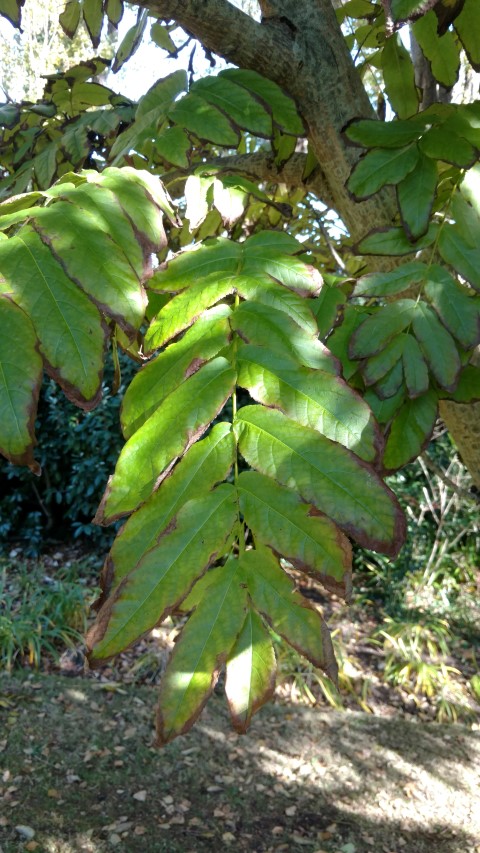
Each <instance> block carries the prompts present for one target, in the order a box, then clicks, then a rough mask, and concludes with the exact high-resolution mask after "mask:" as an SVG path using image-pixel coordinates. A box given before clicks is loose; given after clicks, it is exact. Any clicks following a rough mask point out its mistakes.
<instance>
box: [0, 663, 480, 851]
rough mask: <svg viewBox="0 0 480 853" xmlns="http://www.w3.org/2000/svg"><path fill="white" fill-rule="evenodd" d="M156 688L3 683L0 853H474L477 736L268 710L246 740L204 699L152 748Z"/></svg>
mask: <svg viewBox="0 0 480 853" xmlns="http://www.w3.org/2000/svg"><path fill="white" fill-rule="evenodd" d="M155 693H156V688H155V687H154V686H151V687H147V686H140V687H139V686H135V685H128V684H121V685H120V684H118V683H115V682H108V681H104V682H102V681H99V680H94V679H87V678H84V677H78V678H67V677H65V676H60V675H53V674H50V675H48V674H33V673H28V672H25V671H23V672H22V671H20V672H17V673H15V674H14V675H12V676H3V678H2V679H1V680H0V717H1V728H0V732H1V733H0V785H1V787H0V797H1V799H0V850H1V851H2V853H17V851H24V850H35V851H37V853H80V851H82V853H110V851H112V850H116V851H118V853H124V851H126V853H160V851H165V853H194V851H195V853H206V851H209V853H211V851H217V850H218V851H228V850H231V851H232V853H234V851H249V853H260V851H265V853H267V851H271V853H281V851H286V852H287V851H288V853H290V851H292V853H295V851H307V853H367V851H368V853H480V796H479V790H480V731H479V728H478V726H473V727H472V726H470V727H467V726H462V725H458V724H456V725H450V726H442V725H437V724H431V723H425V722H423V721H421V720H420V719H419V718H418V717H417V718H411V719H408V718H406V717H405V718H403V719H402V718H400V717H394V718H388V717H373V716H372V715H369V714H365V713H362V712H354V711H347V712H344V713H342V712H338V711H334V710H319V709H318V708H317V709H315V708H306V707H301V706H296V707H286V706H285V705H281V704H276V705H273V706H269V707H267V708H264V709H262V711H261V712H260V713H259V714H258V716H257V717H256V719H255V720H254V722H253V724H252V727H251V729H250V732H249V734H248V735H247V736H245V737H240V736H238V735H236V734H235V733H234V732H232V731H231V730H230V728H229V724H228V720H227V715H226V710H225V707H224V702H223V698H222V697H221V696H220V695H215V696H214V697H213V699H212V701H211V702H210V703H209V705H208V706H207V708H206V710H205V711H204V713H203V715H202V717H201V718H200V720H199V722H198V724H197V726H196V727H195V729H194V730H193V731H192V732H191V733H190V734H188V735H187V736H185V737H182V738H179V739H178V740H177V741H175V742H174V743H172V744H170V745H168V746H167V747H166V748H164V749H163V750H158V749H157V748H156V747H154V745H153V741H154V732H153V711H154V704H155Z"/></svg>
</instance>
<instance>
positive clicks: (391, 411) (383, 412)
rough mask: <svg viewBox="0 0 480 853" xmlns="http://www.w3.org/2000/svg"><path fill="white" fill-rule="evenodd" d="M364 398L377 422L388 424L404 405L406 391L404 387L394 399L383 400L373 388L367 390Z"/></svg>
mask: <svg viewBox="0 0 480 853" xmlns="http://www.w3.org/2000/svg"><path fill="white" fill-rule="evenodd" d="M364 397H365V401H366V402H367V403H368V405H369V406H370V408H371V410H372V412H373V414H374V415H375V417H376V419H377V421H378V422H379V423H380V424H388V423H389V422H390V421H391V419H392V418H393V417H394V415H395V414H396V413H397V412H398V410H399V408H400V406H401V405H402V404H403V401H404V399H405V389H404V388H403V387H402V388H401V389H400V390H399V391H398V392H397V393H396V394H395V395H394V396H393V397H388V398H387V399H385V400H382V399H381V398H380V397H379V395H378V394H376V393H375V391H373V389H372V388H367V390H366V391H365V395H364Z"/></svg>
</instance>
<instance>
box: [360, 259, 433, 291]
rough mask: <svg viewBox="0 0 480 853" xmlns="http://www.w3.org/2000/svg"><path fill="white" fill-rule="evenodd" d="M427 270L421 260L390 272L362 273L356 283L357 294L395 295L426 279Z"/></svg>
mask: <svg viewBox="0 0 480 853" xmlns="http://www.w3.org/2000/svg"><path fill="white" fill-rule="evenodd" d="M427 270H428V267H427V266H426V265H425V264H422V263H421V261H411V262H410V263H407V264H402V265H401V266H400V267H397V268H396V269H394V270H390V271H389V272H372V273H368V274H367V275H362V276H361V277H360V278H359V279H358V281H357V283H356V285H355V296H395V295H396V294H397V293H402V292H403V291H404V290H407V289H408V288H409V287H411V286H412V285H413V284H418V283H419V282H421V281H424V280H425V278H426V276H427Z"/></svg>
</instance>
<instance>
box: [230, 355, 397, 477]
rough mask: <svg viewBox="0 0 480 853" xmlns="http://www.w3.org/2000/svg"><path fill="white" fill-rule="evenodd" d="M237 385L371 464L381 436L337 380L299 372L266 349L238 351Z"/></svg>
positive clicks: (362, 407)
mask: <svg viewBox="0 0 480 853" xmlns="http://www.w3.org/2000/svg"><path fill="white" fill-rule="evenodd" d="M237 368H238V380H237V381H238V384H239V385H241V386H242V387H243V388H246V389H247V390H248V391H249V392H250V394H251V396H252V397H253V398H254V400H258V401H259V402H260V403H263V404H264V405H266V406H272V407H274V408H276V409H280V410H281V411H282V412H284V413H285V414H286V415H288V416H289V417H290V418H292V420H294V421H296V422H297V423H299V424H303V425H304V426H307V427H312V428H313V429H316V430H318V432H321V433H322V434H323V435H326V436H327V437H328V438H331V439H332V440H333V441H338V442H339V443H340V444H343V445H344V446H345V447H348V448H349V449H350V450H352V451H353V452H354V453H356V454H357V456H360V457H361V458H362V459H365V460H366V461H367V462H373V461H374V460H375V459H376V457H377V455H378V452H379V449H380V447H381V436H380V433H379V432H378V431H377V429H376V424H375V421H374V420H373V417H372V413H371V411H370V409H369V408H368V406H367V405H366V404H365V403H364V402H363V400H362V399H361V397H359V396H358V395H357V394H356V393H355V391H353V390H352V389H351V388H350V387H349V386H348V385H347V384H346V382H344V380H343V379H341V378H340V377H339V376H332V374H331V373H325V372H323V371H319V370H315V371H313V370H309V369H308V368H305V367H301V366H299V365H297V364H295V362H294V361H293V360H291V359H289V358H285V357H284V356H283V357H279V356H276V355H275V354H273V353H271V352H270V351H269V350H268V349H267V348H266V347H254V346H252V345H250V344H246V345H243V346H240V347H239V348H238V350H237Z"/></svg>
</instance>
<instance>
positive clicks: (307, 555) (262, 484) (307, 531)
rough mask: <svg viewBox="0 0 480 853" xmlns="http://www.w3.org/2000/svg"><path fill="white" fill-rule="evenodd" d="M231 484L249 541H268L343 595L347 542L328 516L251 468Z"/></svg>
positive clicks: (346, 585) (348, 584)
mask: <svg viewBox="0 0 480 853" xmlns="http://www.w3.org/2000/svg"><path fill="white" fill-rule="evenodd" d="M237 488H238V494H239V502H240V510H241V512H242V513H243V516H244V518H245V522H246V524H247V525H248V527H249V528H250V529H251V531H252V533H253V536H254V539H255V542H262V543H263V544H264V545H268V546H269V547H270V548H272V550H273V551H275V553H276V554H277V555H278V556H282V557H284V558H285V559H286V560H288V562H289V563H291V564H292V565H293V566H295V568H296V569H299V570H300V571H302V572H305V574H307V575H309V576H310V577H314V578H316V580H319V581H320V582H321V583H323V584H324V586H325V587H326V588H327V589H331V590H332V591H333V592H335V593H337V594H339V595H342V596H343V597H344V598H346V599H347V600H348V598H349V596H350V592H351V585H352V580H351V566H352V548H351V545H350V542H349V541H348V539H347V537H346V536H345V535H344V534H343V533H342V532H341V530H339V528H338V527H337V526H336V525H335V524H334V523H333V521H331V520H330V519H329V518H327V517H326V516H325V515H323V514H321V513H319V512H318V510H316V509H315V508H314V507H312V506H311V505H309V504H306V503H303V502H302V501H301V499H300V498H299V497H298V495H296V494H295V492H293V491H291V490H290V489H286V488H284V487H283V486H279V485H277V483H275V482H274V481H273V480H271V479H270V478H269V477H265V476H264V475H263V474H258V473H257V472H256V471H244V472H242V473H241V474H240V476H239V478H238V484H237Z"/></svg>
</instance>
